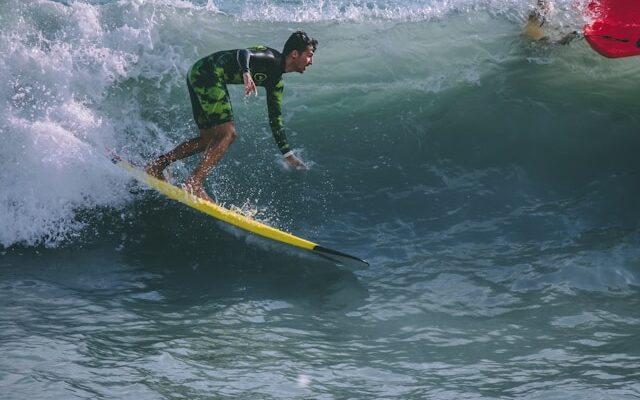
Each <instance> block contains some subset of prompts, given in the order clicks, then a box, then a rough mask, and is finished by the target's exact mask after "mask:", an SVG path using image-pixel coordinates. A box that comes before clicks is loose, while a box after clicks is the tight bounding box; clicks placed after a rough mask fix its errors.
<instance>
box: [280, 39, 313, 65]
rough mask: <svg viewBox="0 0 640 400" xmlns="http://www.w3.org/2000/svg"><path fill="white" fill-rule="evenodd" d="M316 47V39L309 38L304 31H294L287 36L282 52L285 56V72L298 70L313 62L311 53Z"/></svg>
mask: <svg viewBox="0 0 640 400" xmlns="http://www.w3.org/2000/svg"><path fill="white" fill-rule="evenodd" d="M317 47H318V41H317V40H315V39H313V38H310V37H309V36H308V35H307V34H306V33H305V32H304V31H296V32H294V33H292V34H291V36H289V39H287V42H286V43H285V44H284V50H282V54H283V55H284V57H285V60H286V65H285V72H293V71H295V72H300V73H303V72H304V70H305V69H306V68H307V67H308V66H309V65H311V64H313V54H314V53H315V51H316V48H317Z"/></svg>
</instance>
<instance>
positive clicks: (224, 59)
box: [187, 46, 289, 154]
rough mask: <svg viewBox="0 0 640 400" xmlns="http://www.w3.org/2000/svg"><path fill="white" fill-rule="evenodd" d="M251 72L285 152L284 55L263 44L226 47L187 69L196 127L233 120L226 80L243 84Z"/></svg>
mask: <svg viewBox="0 0 640 400" xmlns="http://www.w3.org/2000/svg"><path fill="white" fill-rule="evenodd" d="M246 71H249V72H251V76H252V77H253V81H254V82H255V84H256V86H263V87H265V88H266V90H267V110H268V113H269V125H270V127H271V131H272V132H273V137H274V138H275V140H276V144H277V145H278V148H279V149H280V151H281V152H282V154H285V153H287V152H288V151H289V144H288V143H287V138H286V135H285V133H284V123H283V121H282V92H283V89H284V80H283V79H282V74H283V73H284V56H283V55H282V54H280V53H279V52H278V51H276V50H274V49H271V48H269V47H265V46H255V47H250V48H248V49H238V50H225V51H220V52H217V53H213V54H211V55H208V56H207V57H204V58H202V59H200V60H198V61H197V62H196V63H195V64H194V65H193V66H192V67H191V69H190V70H189V72H188V73H187V87H188V88H189V96H190V98H191V106H192V108H193V117H194V119H195V120H196V124H197V125H198V128H200V129H204V128H211V127H213V126H216V125H220V124H222V123H225V122H229V121H233V113H232V110H231V101H230V100H229V92H228V91H227V84H228V83H232V84H243V83H244V81H243V79H242V74H243V72H246Z"/></svg>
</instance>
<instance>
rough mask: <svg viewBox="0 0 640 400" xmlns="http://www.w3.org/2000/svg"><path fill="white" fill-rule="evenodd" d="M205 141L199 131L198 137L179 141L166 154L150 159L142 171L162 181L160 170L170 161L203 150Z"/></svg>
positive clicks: (205, 146) (205, 144)
mask: <svg viewBox="0 0 640 400" xmlns="http://www.w3.org/2000/svg"><path fill="white" fill-rule="evenodd" d="M207 143H208V142H206V141H205V140H204V138H203V135H202V132H201V133H200V137H198V138H194V139H189V140H187V141H185V142H182V143H180V144H179V145H178V146H176V147H175V148H174V149H173V150H171V151H170V152H168V153H167V154H163V155H161V156H160V157H158V158H156V159H155V160H153V161H151V162H150V163H149V164H147V165H145V167H144V172H146V173H147V174H149V175H151V176H153V177H154V178H157V179H160V180H161V181H164V180H165V179H164V175H163V174H162V171H164V169H165V168H167V167H168V166H169V165H170V164H171V163H173V162H175V161H178V160H182V159H183V158H187V157H189V156H192V155H194V154H197V153H199V152H201V151H204V150H205V149H206V148H207Z"/></svg>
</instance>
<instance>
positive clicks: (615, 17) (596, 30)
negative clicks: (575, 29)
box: [584, 0, 640, 58]
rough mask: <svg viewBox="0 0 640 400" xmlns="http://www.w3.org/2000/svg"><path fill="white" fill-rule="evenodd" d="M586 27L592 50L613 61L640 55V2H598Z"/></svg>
mask: <svg viewBox="0 0 640 400" xmlns="http://www.w3.org/2000/svg"><path fill="white" fill-rule="evenodd" d="M589 11H590V13H591V14H592V15H593V17H594V19H593V21H592V22H591V24H589V25H587V26H585V27H584V36H585V38H586V39H587V41H588V42H589V44H590V45H591V47H592V48H593V49H594V50H595V51H597V52H598V53H600V54H602V55H603V56H605V57H609V58H619V57H629V56H637V55H640V0H594V1H592V2H591V3H590V4H589Z"/></svg>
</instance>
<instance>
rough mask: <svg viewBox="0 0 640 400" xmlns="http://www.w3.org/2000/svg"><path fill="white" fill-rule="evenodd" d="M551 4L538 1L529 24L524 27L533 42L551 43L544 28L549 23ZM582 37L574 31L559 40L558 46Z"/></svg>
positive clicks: (531, 13) (529, 17)
mask: <svg viewBox="0 0 640 400" xmlns="http://www.w3.org/2000/svg"><path fill="white" fill-rule="evenodd" d="M551 8H552V7H551V3H549V1H548V0H537V2H536V6H535V8H534V9H533V10H531V12H530V13H529V16H528V18H527V23H526V24H525V26H524V34H525V35H526V36H527V37H528V38H529V39H530V40H532V41H534V42H537V41H545V42H548V41H549V36H548V35H547V32H546V31H545V28H543V26H544V24H545V23H546V22H547V18H548V16H549V14H550V13H551ZM578 37H580V35H579V34H578V32H577V31H573V32H571V33H568V34H566V35H564V36H563V37H562V38H561V39H560V40H558V41H557V42H555V43H557V44H569V43H571V42H572V41H573V40H574V39H577V38H578Z"/></svg>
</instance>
